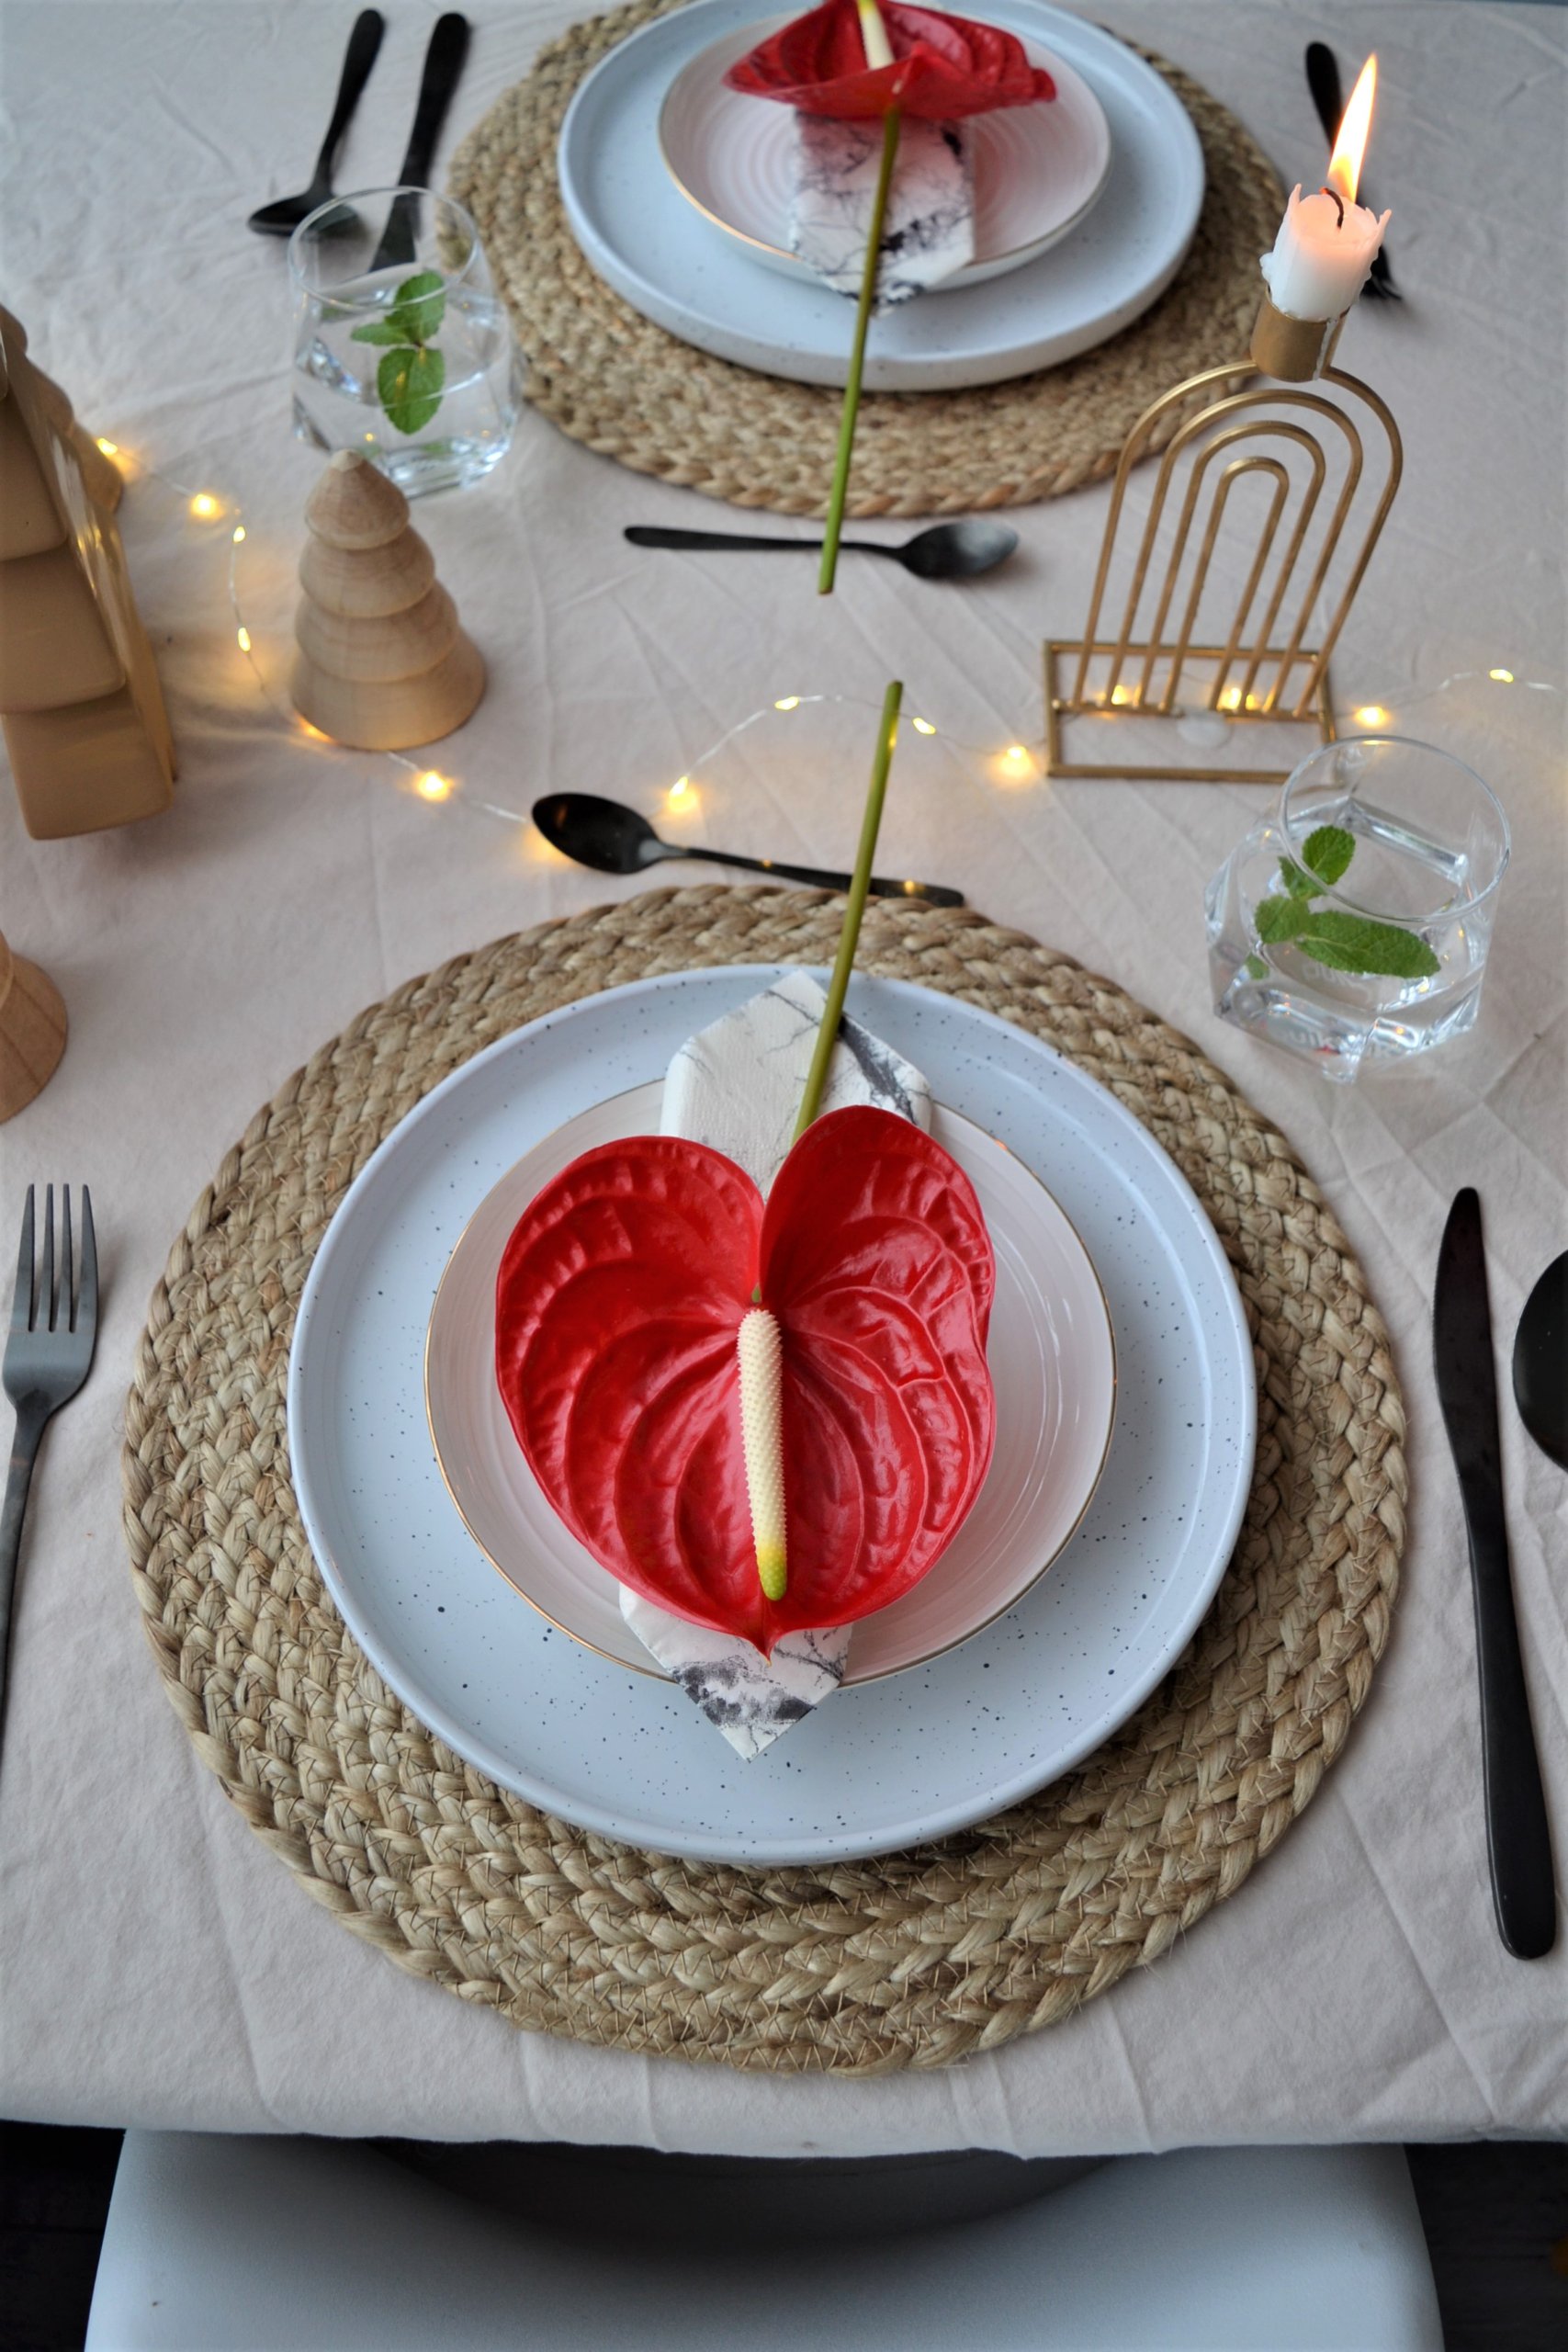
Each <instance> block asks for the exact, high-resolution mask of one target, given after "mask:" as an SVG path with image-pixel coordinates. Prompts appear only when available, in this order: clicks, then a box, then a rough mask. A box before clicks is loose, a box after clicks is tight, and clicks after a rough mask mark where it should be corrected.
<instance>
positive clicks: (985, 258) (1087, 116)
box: [659, 16, 1111, 294]
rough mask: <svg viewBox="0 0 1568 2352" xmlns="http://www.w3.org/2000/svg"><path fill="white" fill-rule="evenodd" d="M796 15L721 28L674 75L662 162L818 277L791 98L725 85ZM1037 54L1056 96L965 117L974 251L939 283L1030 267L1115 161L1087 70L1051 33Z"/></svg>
mask: <svg viewBox="0 0 1568 2352" xmlns="http://www.w3.org/2000/svg"><path fill="white" fill-rule="evenodd" d="M789 21H790V19H789V17H787V16H781V17H770V18H768V19H766V20H765V21H764V22H762V23H761V24H756V25H744V26H742V27H741V28H739V31H736V32H730V33H721V34H720V36H719V38H718V39H717V40H715V41H710V42H709V44H708V46H707V48H706V49H704V50H700V51H698V53H697V55H696V56H695V57H694V58H693V59H692V61H691V62H690V63H689V64H687V65H685V66H683V67H682V70H681V72H680V73H679V74H676V76H675V79H674V80H673V82H671V85H670V89H669V93H668V95H667V96H666V98H665V100H664V104H663V106H662V107H660V114H659V152H660V154H661V155H662V157H663V159H664V168H665V170H666V171H667V172H668V173H669V174H670V176H671V179H672V180H673V181H674V183H675V185H676V187H678V188H679V189H680V191H681V193H682V196H683V197H684V198H686V201H687V202H688V203H689V204H692V205H694V206H695V208H696V209H697V211H698V213H699V214H700V215H701V216H702V218H703V219H704V220H706V221H708V222H709V223H710V225H711V226H712V227H713V229H714V230H715V231H716V233H717V234H718V235H719V236H721V237H725V238H727V239H728V240H729V241H730V242H731V243H734V244H735V245H736V246H737V247H738V248H739V251H740V252H741V253H742V254H748V255H750V258H751V259H752V260H753V261H757V262H761V264H762V265H763V266H764V267H765V268H768V269H776V270H779V271H781V272H782V273H783V275H784V277H796V278H802V279H804V280H805V281H806V283H807V285H809V284H811V283H813V282H814V281H813V274H812V271H811V269H810V267H809V266H808V265H807V263H806V262H803V261H802V260H801V259H800V258H799V257H798V255H797V254H794V253H792V252H791V251H790V246H789V224H790V207H791V204H792V201H793V198H794V192H795V117H794V112H793V110H792V108H790V107H782V106H777V105H774V104H773V103H771V102H769V101H765V100H764V101H759V100H758V99H756V98H754V97H750V96H747V95H746V93H745V92H744V91H741V90H731V89H729V88H728V87H727V86H726V84H725V79H724V77H725V75H726V74H728V71H729V69H730V67H731V66H732V65H738V64H739V62H740V60H741V59H742V58H743V57H744V56H745V55H746V53H747V51H749V50H751V49H754V48H755V47H756V44H757V43H758V42H759V41H760V40H768V39H769V38H770V36H771V35H772V34H773V33H774V32H776V31H777V30H778V29H779V28H780V27H781V26H782V25H786V24H788V23H789ZM1023 48H1024V53H1025V55H1026V56H1027V57H1028V60H1029V62H1030V63H1031V65H1035V66H1043V67H1044V69H1045V71H1046V72H1047V73H1048V74H1050V75H1051V77H1052V79H1053V81H1054V82H1055V85H1056V95H1055V97H1054V98H1053V99H1051V100H1050V102H1049V103H1048V104H1046V105H1043V106H1028V107H998V110H997V111H996V112H995V113H994V114H980V115H976V116H974V117H973V119H971V120H970V121H969V122H968V123H967V124H966V125H965V126H964V130H965V135H966V137H967V140H968V142H969V151H970V156H971V168H972V173H973V179H974V188H975V258H974V260H973V261H971V262H968V263H966V264H965V266H964V268H962V269H958V270H954V272H953V276H952V277H946V278H943V279H942V283H941V285H940V286H938V287H936V288H933V289H932V290H933V292H936V293H942V294H947V293H955V292H957V290H958V289H959V288H961V287H964V286H978V285H979V284H980V283H981V282H982V281H983V280H984V279H986V278H987V277H1002V276H1003V275H1004V274H1005V273H1006V272H1007V271H1008V270H1010V269H1021V268H1022V267H1023V266H1024V265H1025V263H1026V262H1032V261H1034V260H1035V259H1037V258H1038V256H1039V255H1040V254H1043V253H1048V252H1049V251H1050V249H1051V247H1052V246H1053V245H1055V244H1059V243H1061V240H1062V239H1063V238H1064V237H1066V236H1068V235H1070V234H1071V232H1072V231H1073V230H1074V229H1076V228H1077V225H1078V223H1079V221H1080V220H1083V219H1084V218H1085V217H1086V215H1087V214H1088V212H1089V207H1090V206H1091V205H1092V204H1093V203H1094V202H1095V201H1096V199H1097V198H1098V197H1099V196H1100V191H1101V189H1102V188H1103V187H1104V186H1105V183H1106V179H1107V177H1108V175H1109V174H1110V171H1111V126H1110V124H1109V123H1108V122H1107V121H1106V119H1105V108H1104V107H1102V106H1101V105H1100V100H1099V99H1098V98H1097V97H1096V96H1095V95H1094V92H1093V91H1092V90H1091V89H1090V87H1089V84H1088V83H1087V82H1086V81H1085V80H1084V77H1083V75H1082V74H1079V73H1077V72H1076V71H1075V70H1074V68H1073V67H1072V66H1071V65H1069V64H1068V63H1067V62H1066V59H1065V58H1062V57H1059V56H1058V55H1057V54H1056V52H1055V50H1051V49H1047V48H1046V47H1045V45H1044V43H1043V41H1039V40H1025V41H1024V43H1023Z"/></svg>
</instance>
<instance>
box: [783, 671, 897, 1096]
mask: <svg viewBox="0 0 1568 2352" xmlns="http://www.w3.org/2000/svg"><path fill="white" fill-rule="evenodd" d="M903 699H904V687H903V683H902V681H901V680H900V679H897V678H895V679H894V681H893V684H891V685H890V686H889V687H888V689H887V693H886V696H885V698H884V700H883V705H882V718H881V720H880V722H879V724H878V729H877V737H876V757H875V758H874V760H873V762H872V763H871V783H870V786H868V788H867V791H866V796H865V816H864V818H863V820H862V823H861V829H860V848H859V849H858V850H857V851H856V853H855V870H854V873H853V875H852V876H851V878H850V897H849V904H848V906H846V908H845V909H844V927H843V929H842V931H840V933H839V953H838V957H837V960H836V961H835V963H834V966H833V977H832V978H831V979H830V980H829V983H828V1002H827V1004H826V1006H825V1007H824V1009H823V1013H822V1026H821V1027H820V1029H818V1032H817V1050H816V1052H815V1053H814V1054H813V1055H812V1057H811V1068H810V1069H809V1070H808V1071H807V1077H806V1091H805V1092H804V1094H803V1095H802V1096H801V1098H800V1116H799V1118H798V1119H797V1120H796V1121H795V1136H794V1140H795V1142H796V1143H798V1142H799V1141H800V1138H801V1136H803V1135H804V1134H805V1133H806V1130H807V1127H808V1126H809V1125H811V1122H812V1120H813V1119H814V1118H815V1117H816V1116H817V1113H818V1109H819V1107H820V1105H821V1102H822V1089H823V1087H824V1086H825V1085H826V1084H827V1082H828V1065H829V1062H830V1061H831V1059H832V1058H833V1047H834V1046H835V1045H836V1044H837V1042H838V1036H839V1023H840V1021H841V1020H842V1018H843V1012H844V998H845V995H846V993H847V992H848V989H849V985H850V974H851V972H852V969H853V967H854V960H855V948H856V947H857V945H858V944H859V942H860V924H861V917H862V915H863V914H864V912H865V899H866V888H867V886H868V884H869V883H870V881H871V861H872V858H873V857H874V854H875V852H876V836H877V833H878V831H880V830H881V825H882V804H883V801H884V800H885V799H886V796H887V771H888V769H889V768H890V767H891V766H892V764H893V746H894V745H895V743H897V740H898V707H899V705H900V704H901V703H902V701H903Z"/></svg>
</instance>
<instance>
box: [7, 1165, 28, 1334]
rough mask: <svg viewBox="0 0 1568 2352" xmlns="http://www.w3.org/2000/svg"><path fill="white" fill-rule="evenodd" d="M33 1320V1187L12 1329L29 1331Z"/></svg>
mask: <svg viewBox="0 0 1568 2352" xmlns="http://www.w3.org/2000/svg"><path fill="white" fill-rule="evenodd" d="M32 1320H33V1187H32V1185H31V1184H29V1185H28V1204H27V1207H26V1208H25V1209H24V1210H23V1211H22V1246H21V1248H20V1249H19V1250H17V1287H16V1290H15V1291H14V1293H13V1294H12V1298H11V1329H12V1330H13V1331H28V1330H30V1329H32Z"/></svg>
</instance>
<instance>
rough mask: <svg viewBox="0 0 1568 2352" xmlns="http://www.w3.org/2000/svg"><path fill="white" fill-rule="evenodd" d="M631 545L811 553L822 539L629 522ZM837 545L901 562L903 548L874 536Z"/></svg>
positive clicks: (847, 540) (628, 534) (627, 536)
mask: <svg viewBox="0 0 1568 2352" xmlns="http://www.w3.org/2000/svg"><path fill="white" fill-rule="evenodd" d="M623 536H624V537H626V538H628V539H629V540H630V541H631V543H632V545H633V547H634V548H709V549H712V548H717V549H718V550H719V552H720V553H722V552H723V551H724V549H725V548H794V549H795V553H796V554H797V555H798V554H800V553H801V552H802V551H804V552H805V553H806V554H807V555H810V554H814V553H815V552H816V551H817V549H818V548H820V547H821V546H822V544H823V542H822V541H821V540H820V539H784V538H776V537H770V536H769V535H768V534H767V533H766V532H764V531H682V530H678V529H675V528H673V527H672V526H669V525H666V524H663V523H628V524H627V525H626V531H625V533H624V535H623ZM839 544H840V547H845V548H857V549H858V550H859V552H860V553H861V554H862V555H890V556H891V557H892V559H893V560H894V562H895V563H902V562H903V560H904V550H903V548H885V547H883V546H882V545H881V544H880V542H879V541H877V540H875V539H840V542H839Z"/></svg>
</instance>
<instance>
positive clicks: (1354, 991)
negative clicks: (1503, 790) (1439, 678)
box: [1204, 737, 1508, 1081]
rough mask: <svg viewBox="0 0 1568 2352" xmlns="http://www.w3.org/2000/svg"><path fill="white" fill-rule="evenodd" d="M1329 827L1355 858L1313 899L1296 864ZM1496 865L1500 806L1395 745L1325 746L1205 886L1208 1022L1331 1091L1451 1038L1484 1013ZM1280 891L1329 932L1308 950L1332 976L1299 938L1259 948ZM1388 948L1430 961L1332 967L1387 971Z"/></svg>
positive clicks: (1442, 756) (1466, 774) (1469, 776)
mask: <svg viewBox="0 0 1568 2352" xmlns="http://www.w3.org/2000/svg"><path fill="white" fill-rule="evenodd" d="M1328 827H1332V828H1335V829H1336V830H1337V831H1338V832H1340V833H1342V834H1346V835H1348V836H1349V837H1350V840H1351V842H1352V843H1353V849H1352V851H1351V853H1350V854H1349V856H1348V861H1347V862H1346V864H1345V865H1344V868H1343V871H1342V873H1340V874H1339V875H1338V876H1337V879H1336V880H1335V881H1334V882H1333V883H1332V884H1327V883H1323V884H1318V883H1317V877H1316V876H1315V875H1314V874H1313V873H1312V872H1311V870H1310V868H1311V865H1312V861H1311V860H1310V859H1306V858H1303V852H1304V851H1305V849H1306V847H1307V845H1308V844H1309V843H1310V842H1312V841H1313V839H1314V835H1317V836H1318V838H1319V839H1320V840H1321V839H1322V837H1323V836H1322V829H1324V828H1328ZM1507 854H1508V835H1507V826H1506V820H1505V819H1504V816H1503V812H1502V809H1501V808H1500V807H1499V806H1498V803H1497V801H1496V799H1495V797H1494V796H1493V794H1492V793H1491V792H1490V791H1489V790H1488V788H1487V786H1485V785H1483V783H1482V782H1481V779H1480V778H1479V777H1478V776H1476V775H1474V774H1473V772H1472V770H1470V769H1469V768H1466V767H1464V766H1463V765H1462V764H1461V763H1460V762H1459V761H1457V760H1452V759H1450V757H1449V755H1448V754H1447V753H1445V752H1437V751H1433V750H1432V749H1430V747H1428V746H1427V745H1425V744H1419V743H1412V742H1406V741H1403V740H1401V739H1398V738H1394V737H1379V738H1364V739H1361V740H1359V741H1352V742H1348V743H1338V744H1329V745H1326V746H1325V748H1324V749H1323V750H1321V751H1319V752H1314V754H1313V755H1312V757H1311V758H1310V759H1308V760H1306V761H1304V762H1303V764H1302V766H1301V767H1300V768H1298V769H1297V770H1296V772H1295V774H1294V775H1292V777H1291V779H1290V781H1289V782H1288V783H1287V785H1286V786H1285V788H1284V791H1283V793H1282V794H1281V796H1280V805H1279V807H1278V809H1275V810H1274V811H1272V812H1271V813H1270V814H1269V816H1268V817H1266V818H1263V819H1261V820H1259V821H1258V823H1256V824H1255V825H1254V826H1253V827H1252V828H1251V830H1250V831H1249V832H1248V833H1247V836H1246V838H1245V839H1244V840H1243V841H1242V842H1240V843H1239V844H1238V846H1237V847H1236V849H1235V851H1233V853H1232V854H1231V855H1230V856H1229V857H1228V858H1227V859H1226V861H1225V863H1224V865H1223V866H1222V867H1221V868H1220V871H1219V872H1218V873H1217V874H1216V875H1215V876H1214V877H1213V881H1212V882H1211V883H1210V885H1209V888H1208V891H1207V894H1206V897H1205V902H1204V907H1205V914H1206V917H1207V928H1208V939H1209V965H1210V973H1211V978H1212V980H1213V992H1214V1009H1215V1011H1216V1012H1219V1013H1220V1014H1221V1015H1222V1016H1223V1017H1224V1019H1225V1020H1228V1021H1234V1022H1235V1023H1236V1024H1237V1025H1238V1026H1239V1027H1241V1028H1244V1029H1248V1030H1251V1031H1253V1032H1254V1033H1255V1034H1257V1035H1260V1036H1263V1037H1266V1038H1267V1039H1268V1040H1269V1042H1270V1043H1271V1044H1273V1045H1277V1046H1283V1047H1284V1048H1285V1049H1286V1050H1287V1051H1289V1052H1292V1053H1295V1054H1298V1055H1301V1056H1302V1057H1304V1058H1305V1059H1307V1060H1309V1061H1311V1062H1312V1063H1313V1064H1314V1067H1316V1068H1317V1069H1319V1070H1320V1071H1322V1073H1323V1074H1324V1076H1325V1077H1326V1078H1330V1079H1334V1080H1340V1081H1346V1080H1352V1079H1354V1078H1356V1077H1357V1076H1358V1075H1359V1073H1360V1072H1361V1070H1362V1069H1364V1068H1366V1067H1368V1066H1375V1065H1377V1064H1380V1063H1383V1064H1386V1063H1390V1062H1396V1061H1401V1060H1404V1059H1405V1058H1406V1057H1410V1056H1413V1055H1417V1054H1421V1053H1425V1052H1427V1050H1428V1049H1429V1048H1430V1047H1432V1046H1438V1045H1441V1044H1442V1043H1443V1042H1444V1041H1445V1040H1446V1039H1448V1038H1450V1037H1455V1036H1459V1035H1462V1034H1463V1033H1464V1032H1465V1031H1466V1030H1468V1029H1470V1028H1471V1027H1472V1026H1473V1024H1474V1022H1475V1019H1476V1014H1477V1012H1478V1010H1479V1007H1480V1001H1481V987H1482V979H1483V974H1484V970H1485V964H1486V952H1487V948H1488V945H1489V944H1490V941H1491V934H1492V922H1493V916H1494V911H1495V901H1496V892H1497V886H1498V884H1499V882H1500V881H1501V878H1502V874H1503V869H1504V866H1505V865H1506V862H1507ZM1314 885H1316V887H1313V886H1314ZM1292 888H1293V889H1294V890H1296V891H1300V892H1301V893H1302V894H1303V895H1304V896H1305V897H1306V898H1307V899H1308V900H1309V903H1310V904H1311V906H1312V907H1313V909H1314V910H1317V911H1320V912H1322V913H1324V914H1326V915H1327V916H1328V918H1329V922H1328V924H1326V925H1324V926H1322V927H1321V930H1320V933H1319V934H1318V944H1320V945H1321V946H1322V947H1323V948H1324V949H1325V952H1326V953H1327V954H1328V955H1330V956H1334V958H1335V959H1336V961H1334V962H1330V961H1325V959H1324V956H1323V955H1318V956H1314V954H1313V953H1312V952H1311V947H1312V942H1313V937H1314V934H1313V933H1312V932H1310V931H1309V932H1308V933H1307V937H1306V940H1305V941H1304V942H1303V940H1302V939H1301V938H1295V937H1292V938H1282V939H1281V938H1276V939H1273V940H1269V939H1267V938H1265V937H1264V936H1263V935H1262V933H1263V931H1264V930H1265V929H1267V928H1268V927H1269V925H1268V910H1269V909H1271V910H1278V908H1279V906H1280V902H1281V900H1282V899H1288V898H1290V896H1291V895H1292ZM1265 902H1268V908H1267V909H1266V913H1265V916H1264V918H1263V919H1262V920H1261V921H1260V918H1259V914H1258V909H1259V907H1260V905H1264V904H1265ZM1336 926H1337V929H1336V928H1335V927H1336ZM1390 932H1393V933H1399V934H1403V935H1404V937H1405V939H1406V940H1407V942H1416V943H1420V946H1422V947H1424V948H1425V949H1426V950H1427V954H1426V956H1420V952H1419V948H1416V949H1414V950H1413V951H1412V952H1409V953H1408V955H1407V958H1406V960H1408V961H1410V962H1414V961H1416V959H1417V957H1419V960H1420V962H1421V963H1422V965H1423V966H1424V967H1425V968H1423V969H1422V970H1421V971H1420V972H1419V973H1416V972H1412V971H1408V970H1407V971H1406V972H1404V973H1403V974H1401V973H1399V972H1397V971H1390V970H1387V969H1382V970H1372V971H1368V970H1365V969H1359V970H1357V969H1348V968H1337V967H1336V965H1337V960H1338V959H1339V958H1340V957H1341V956H1343V957H1344V958H1345V960H1346V961H1347V962H1351V963H1353V962H1356V961H1358V960H1359V961H1361V962H1362V963H1366V962H1380V961H1385V960H1387V948H1388V945H1389V944H1390V943H1389V938H1388V934H1389V933H1390ZM1358 937H1359V939H1360V940H1361V941H1362V942H1363V943H1365V944H1364V945H1363V946H1362V947H1361V948H1360V949H1359V950H1358V949H1357V948H1356V947H1355V946H1354V945H1353V944H1349V943H1353V942H1354V941H1355V940H1356V939H1357V938H1358ZM1380 944H1381V945H1382V950H1383V954H1382V956H1380V955H1379V952H1378V951H1379V945H1380ZM1393 944H1394V947H1395V951H1396V952H1395V956H1394V958H1393V960H1394V961H1398V960H1400V956H1399V949H1398V941H1397V940H1396V941H1394V942H1393ZM1434 967H1435V968H1434Z"/></svg>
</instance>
